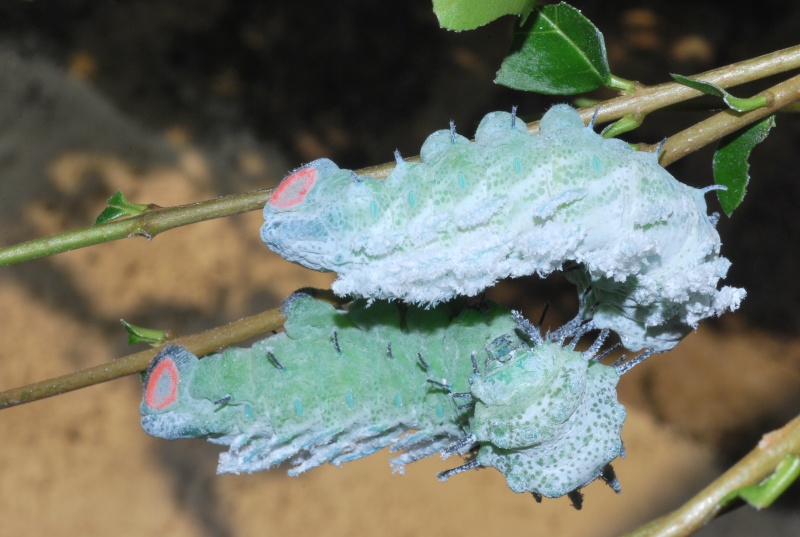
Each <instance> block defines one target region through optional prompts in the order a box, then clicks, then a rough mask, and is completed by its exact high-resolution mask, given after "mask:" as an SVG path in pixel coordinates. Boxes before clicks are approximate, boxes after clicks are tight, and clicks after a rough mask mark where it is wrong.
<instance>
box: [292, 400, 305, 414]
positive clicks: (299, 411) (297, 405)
mask: <svg viewBox="0 0 800 537" xmlns="http://www.w3.org/2000/svg"><path fill="white" fill-rule="evenodd" d="M294 412H295V414H297V415H298V416H302V415H303V403H301V402H300V399H295V400H294Z"/></svg>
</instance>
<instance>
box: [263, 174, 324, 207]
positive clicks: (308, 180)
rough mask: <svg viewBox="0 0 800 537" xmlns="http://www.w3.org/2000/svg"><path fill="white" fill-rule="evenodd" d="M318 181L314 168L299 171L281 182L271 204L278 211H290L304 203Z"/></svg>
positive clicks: (271, 197) (271, 199)
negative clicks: (291, 208) (289, 209)
mask: <svg viewBox="0 0 800 537" xmlns="http://www.w3.org/2000/svg"><path fill="white" fill-rule="evenodd" d="M316 180H317V169H316V168H313V167H308V168H303V169H301V170H297V171H296V172H294V173H293V174H292V175H290V176H289V177H287V178H286V179H284V180H283V181H281V184H279V185H278V188H276V189H275V192H273V193H272V196H270V198H269V204H270V205H272V206H273V207H275V208H277V209H288V208H290V207H294V206H295V205H297V204H299V203H302V202H303V200H304V199H305V197H306V195H307V194H308V192H309V191H310V190H311V187H312V186H314V183H315V182H316Z"/></svg>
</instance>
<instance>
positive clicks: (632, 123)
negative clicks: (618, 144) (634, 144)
mask: <svg viewBox="0 0 800 537" xmlns="http://www.w3.org/2000/svg"><path fill="white" fill-rule="evenodd" d="M641 126H642V115H641V114H627V115H625V116H622V117H621V118H620V119H619V120H617V121H615V122H614V123H612V124H611V125H609V126H607V127H606V128H605V129H603V132H601V133H600V134H601V135H602V136H603V138H616V137H617V136H619V135H620V134H623V133H626V132H630V131H632V130H634V129H638V128H639V127H641Z"/></svg>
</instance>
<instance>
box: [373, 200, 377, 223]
mask: <svg viewBox="0 0 800 537" xmlns="http://www.w3.org/2000/svg"><path fill="white" fill-rule="evenodd" d="M372 219H373V220H377V219H378V202H377V201H373V202H372Z"/></svg>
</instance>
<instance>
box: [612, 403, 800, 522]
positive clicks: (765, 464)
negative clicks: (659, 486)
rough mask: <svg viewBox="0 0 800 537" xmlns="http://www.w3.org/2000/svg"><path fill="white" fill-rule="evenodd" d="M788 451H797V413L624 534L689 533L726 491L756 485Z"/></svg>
mask: <svg viewBox="0 0 800 537" xmlns="http://www.w3.org/2000/svg"><path fill="white" fill-rule="evenodd" d="M787 453H790V454H795V455H800V416H798V417H796V418H794V419H793V420H792V421H790V422H789V423H787V424H786V425H784V426H783V427H782V428H780V429H778V430H777V431H772V432H771V433H767V434H766V435H764V437H763V438H762V439H761V442H759V443H758V446H757V447H756V448H755V449H754V450H753V451H751V452H750V453H748V454H747V455H746V456H745V457H744V458H743V459H742V460H740V461H739V462H738V463H736V464H735V465H734V466H733V467H731V468H730V469H729V470H728V471H727V472H725V473H724V474H722V476H720V477H719V478H718V479H716V480H715V481H714V482H713V483H711V484H710V485H709V486H708V487H706V488H705V489H703V490H702V491H701V492H700V493H699V494H697V495H696V496H695V497H694V498H692V499H691V500H689V501H688V502H686V503H685V504H684V505H683V506H682V507H680V508H679V509H677V510H675V511H673V512H672V513H670V514H668V515H665V516H663V517H661V518H658V519H656V520H653V521H651V522H648V523H647V524H645V525H644V526H640V527H639V528H637V529H635V530H633V531H632V532H630V533H626V534H625V535H624V536H623V537H679V536H684V535H691V534H692V533H694V532H696V531H697V530H699V529H700V528H702V527H703V526H704V525H705V524H707V523H708V522H709V521H710V520H712V519H713V518H714V517H715V516H717V515H719V514H720V511H721V510H720V503H721V502H722V499H723V498H724V497H725V496H727V495H728V494H729V493H731V492H733V491H735V490H738V489H740V488H742V487H746V486H748V485H756V484H758V483H760V482H761V481H762V480H764V479H765V478H766V477H768V476H769V475H770V474H771V473H772V472H773V471H775V468H777V467H778V464H780V462H781V461H782V460H783V458H784V457H785V456H786V454H787Z"/></svg>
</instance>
